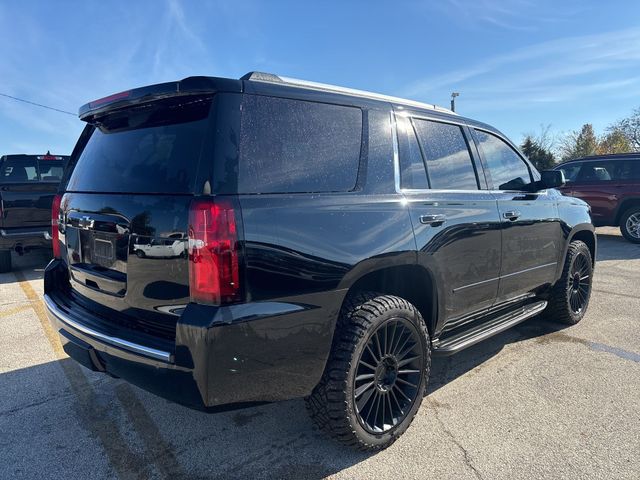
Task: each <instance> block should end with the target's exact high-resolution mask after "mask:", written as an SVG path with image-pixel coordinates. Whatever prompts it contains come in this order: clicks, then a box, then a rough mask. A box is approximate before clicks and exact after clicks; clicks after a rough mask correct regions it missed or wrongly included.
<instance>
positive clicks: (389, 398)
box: [384, 393, 395, 426]
mask: <svg viewBox="0 0 640 480" xmlns="http://www.w3.org/2000/svg"><path fill="white" fill-rule="evenodd" d="M384 398H385V400H386V401H387V407H389V408H388V410H389V416H390V417H391V418H390V419H389V425H391V426H393V425H395V421H394V420H395V415H394V414H393V406H392V405H391V395H389V393H387V394H386V395H385V396H384Z"/></svg>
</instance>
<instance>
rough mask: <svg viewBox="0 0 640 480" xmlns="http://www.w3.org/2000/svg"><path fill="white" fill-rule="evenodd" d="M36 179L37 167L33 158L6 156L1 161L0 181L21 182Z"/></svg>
mask: <svg viewBox="0 0 640 480" xmlns="http://www.w3.org/2000/svg"><path fill="white" fill-rule="evenodd" d="M37 181H38V168H37V162H36V159H35V158H33V159H28V158H16V159H12V158H7V159H5V161H4V162H2V165H1V169H0V182H2V183H21V182H37Z"/></svg>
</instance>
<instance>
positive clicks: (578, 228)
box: [555, 222, 598, 281]
mask: <svg viewBox="0 0 640 480" xmlns="http://www.w3.org/2000/svg"><path fill="white" fill-rule="evenodd" d="M581 232H589V234H591V236H592V237H593V258H592V259H591V260H592V262H593V266H594V267H595V264H596V253H597V243H598V238H597V235H596V233H595V227H594V226H593V224H591V223H586V222H585V223H579V224H578V225H575V226H574V227H573V228H572V229H571V230H570V231H569V232H568V233H567V234H566V235H565V238H566V239H567V240H566V242H565V244H564V247H563V250H562V257H561V261H560V262H558V266H557V267H556V276H555V279H556V281H558V279H559V278H560V277H561V276H562V269H563V268H564V261H565V259H566V258H567V251H568V250H569V244H570V243H571V242H572V241H573V239H574V238H575V237H576V235H579V234H581Z"/></svg>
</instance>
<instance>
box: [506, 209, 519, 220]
mask: <svg viewBox="0 0 640 480" xmlns="http://www.w3.org/2000/svg"><path fill="white" fill-rule="evenodd" d="M520 215H522V214H521V213H520V212H519V211H517V210H509V211H508V212H504V213H503V214H502V216H503V217H504V218H506V219H507V220H511V221H513V220H517V219H518V218H519V217H520Z"/></svg>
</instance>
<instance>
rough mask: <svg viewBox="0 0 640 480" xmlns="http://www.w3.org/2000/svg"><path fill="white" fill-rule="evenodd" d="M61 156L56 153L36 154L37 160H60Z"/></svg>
mask: <svg viewBox="0 0 640 480" xmlns="http://www.w3.org/2000/svg"><path fill="white" fill-rule="evenodd" d="M62 159H63V158H62V157H60V156H58V155H50V154H46V155H38V160H62Z"/></svg>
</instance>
